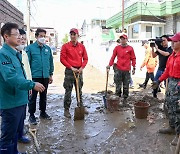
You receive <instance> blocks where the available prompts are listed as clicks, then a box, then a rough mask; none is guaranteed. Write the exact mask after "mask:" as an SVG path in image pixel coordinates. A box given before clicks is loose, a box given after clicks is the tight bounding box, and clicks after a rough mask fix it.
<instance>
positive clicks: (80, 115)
mask: <svg viewBox="0 0 180 154" xmlns="http://www.w3.org/2000/svg"><path fill="white" fill-rule="evenodd" d="M84 114H85V107H76V108H75V111H74V121H76V120H84Z"/></svg>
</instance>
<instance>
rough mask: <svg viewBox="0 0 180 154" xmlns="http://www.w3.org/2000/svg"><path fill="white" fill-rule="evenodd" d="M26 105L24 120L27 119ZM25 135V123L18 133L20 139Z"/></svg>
mask: <svg viewBox="0 0 180 154" xmlns="http://www.w3.org/2000/svg"><path fill="white" fill-rule="evenodd" d="M26 106H27V105H25V108H24V110H25V111H24V120H25V119H26ZM23 136H24V124H23V127H22V129H21V130H20V131H19V133H18V139H21V138H22V137H23Z"/></svg>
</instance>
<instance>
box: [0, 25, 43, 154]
mask: <svg viewBox="0 0 180 154" xmlns="http://www.w3.org/2000/svg"><path fill="white" fill-rule="evenodd" d="M1 35H2V37H3V38H4V41H5V43H4V45H3V47H2V48H1V49H0V116H1V117H2V120H1V138H0V154H18V150H17V137H18V133H19V131H21V130H22V127H23V124H24V115H25V107H26V104H27V103H28V90H31V89H34V90H36V91H39V92H42V91H44V89H45V87H44V86H43V85H42V84H40V83H35V82H33V81H31V80H26V74H25V71H24V69H23V65H22V62H21V58H22V57H21V54H20V53H19V52H17V50H16V47H17V46H18V45H20V35H19V30H18V25H17V24H14V23H6V24H5V25H4V26H3V27H2V28H1Z"/></svg>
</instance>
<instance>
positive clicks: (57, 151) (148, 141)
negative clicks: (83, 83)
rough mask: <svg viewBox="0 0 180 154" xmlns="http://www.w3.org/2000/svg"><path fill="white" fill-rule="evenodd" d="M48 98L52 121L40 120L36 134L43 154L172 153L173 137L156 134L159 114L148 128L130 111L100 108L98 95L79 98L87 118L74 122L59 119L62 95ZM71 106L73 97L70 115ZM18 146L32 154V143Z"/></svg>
mask: <svg viewBox="0 0 180 154" xmlns="http://www.w3.org/2000/svg"><path fill="white" fill-rule="evenodd" d="M50 98H51V99H50V100H49V101H50V103H49V104H48V109H47V111H48V113H50V114H51V116H52V117H53V119H52V121H46V120H40V123H39V125H38V134H37V137H38V141H39V143H40V147H41V150H42V151H43V152H44V153H52V154H61V153H65V154H66V153H78V154H79V153H80V154H81V153H92V154H94V153H122V154H126V153H128V154H129V153H134V154H141V153H142V154H144V153H163V152H165V153H172V150H173V147H170V146H169V143H170V141H171V140H172V138H173V136H166V135H159V134H158V133H157V131H158V129H159V128H160V127H161V126H162V124H163V123H165V122H167V120H166V119H164V118H163V119H162V117H163V113H162V112H159V111H157V113H156V114H157V115H159V117H158V118H157V117H156V121H155V123H154V124H153V125H149V122H148V120H147V119H142V120H139V119H136V118H135V117H134V111H133V108H131V109H130V108H122V109H121V110H120V111H115V112H113V113H111V112H109V111H107V110H105V109H104V106H103V101H102V95H100V94H93V95H90V94H87V95H86V94H85V95H83V99H84V102H85V106H87V110H88V111H89V115H88V116H86V117H85V120H84V121H75V122H74V121H73V119H67V118H65V117H64V116H63V95H61V96H57V95H55V96H51V97H50ZM54 98H55V99H54ZM130 102H131V103H132V101H131V99H130ZM75 106H76V99H75V95H73V98H72V106H71V109H70V113H71V114H72V116H73V113H74V107H75ZM151 112H153V111H151V110H150V113H151ZM153 113H154V112H153ZM38 114H39V113H38V112H37V113H36V115H37V116H38ZM26 122H27V119H26ZM19 147H20V149H21V150H22V151H28V153H33V154H34V153H35V149H34V145H33V142H32V143H31V144H28V145H25V146H24V145H23V144H19Z"/></svg>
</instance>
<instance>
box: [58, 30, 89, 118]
mask: <svg viewBox="0 0 180 154" xmlns="http://www.w3.org/2000/svg"><path fill="white" fill-rule="evenodd" d="M70 38H71V41H70V42H68V43H66V44H64V45H63V46H62V49H61V55H60V61H61V63H62V64H63V65H64V66H65V67H66V69H65V78H64V84H63V86H64V88H65V96H64V116H65V117H67V118H71V114H70V113H69V108H70V105H71V93H72V88H73V84H75V78H74V74H73V72H75V73H79V75H80V76H79V94H80V105H81V106H83V103H82V86H83V77H82V71H83V69H84V68H85V66H86V64H87V62H88V56H87V52H86V49H85V47H84V45H83V44H82V43H79V42H78V38H79V32H78V30H77V29H75V28H72V29H71V30H70ZM86 113H87V111H86Z"/></svg>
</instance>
